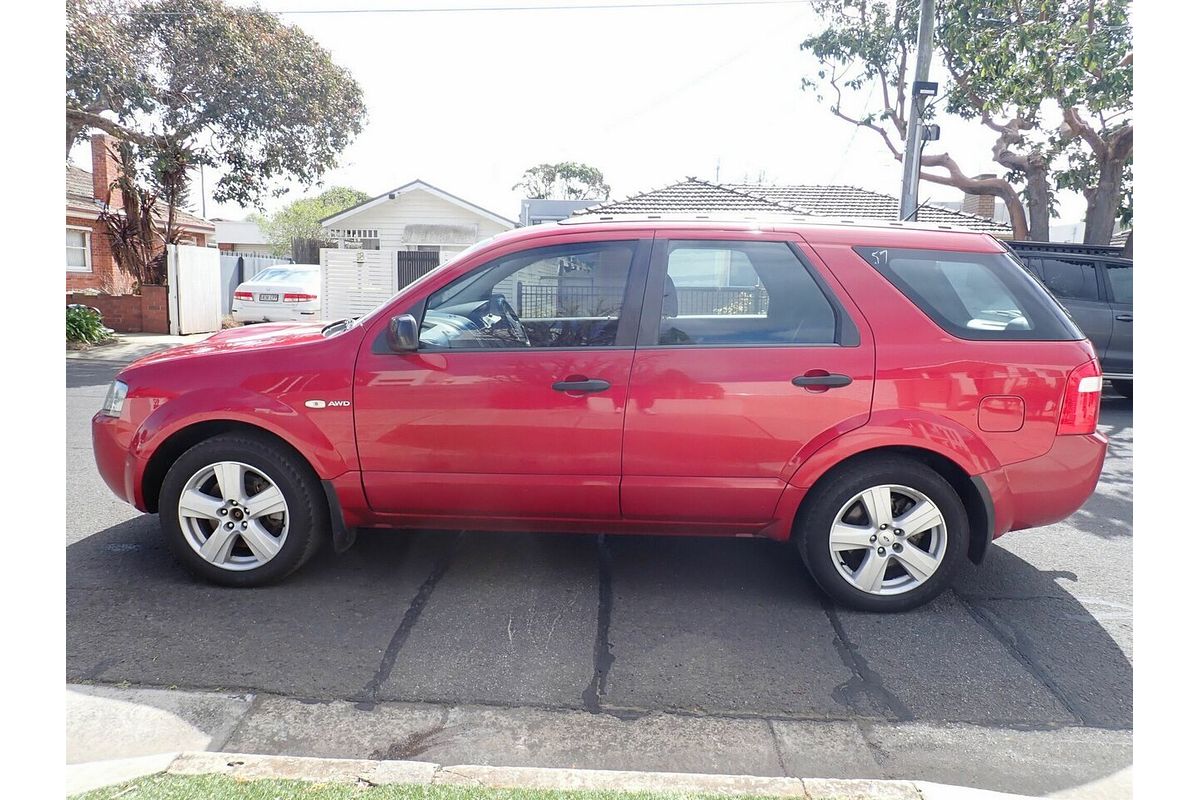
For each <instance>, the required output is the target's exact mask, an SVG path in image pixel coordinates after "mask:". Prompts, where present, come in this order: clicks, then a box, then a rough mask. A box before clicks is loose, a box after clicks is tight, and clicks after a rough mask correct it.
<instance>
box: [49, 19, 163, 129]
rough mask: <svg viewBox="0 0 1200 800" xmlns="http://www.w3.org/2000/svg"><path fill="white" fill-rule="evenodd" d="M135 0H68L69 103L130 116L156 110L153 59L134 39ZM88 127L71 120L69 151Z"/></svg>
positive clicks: (75, 107) (118, 116)
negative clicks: (151, 90)
mask: <svg viewBox="0 0 1200 800" xmlns="http://www.w3.org/2000/svg"><path fill="white" fill-rule="evenodd" d="M128 12H129V3H127V2H123V0H67V48H66V53H67V108H68V109H72V108H73V109H79V110H81V111H86V112H89V113H93V114H99V113H101V112H111V114H112V115H114V116H115V117H116V118H118V119H128V118H130V117H132V116H133V115H134V114H135V113H137V112H146V111H149V110H150V104H149V102H148V98H147V97H146V91H145V90H146V86H147V84H148V83H149V80H150V79H149V73H148V64H147V63H146V60H145V58H144V55H143V53H142V52H141V49H140V48H139V47H138V46H137V43H136V42H135V41H134V38H133V29H132V25H131V19H130V16H129V13H128ZM86 132H87V130H86V127H85V126H83V125H79V124H74V125H73V124H72V123H71V122H70V121H69V120H68V122H67V150H68V151H69V150H70V149H71V146H72V145H73V144H74V143H75V142H77V141H80V140H81V139H83V138H84V135H85V134H86Z"/></svg>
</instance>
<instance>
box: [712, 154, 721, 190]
mask: <svg viewBox="0 0 1200 800" xmlns="http://www.w3.org/2000/svg"><path fill="white" fill-rule="evenodd" d="M720 182H721V157H720V156H717V176H716V177H715V178H713V183H720Z"/></svg>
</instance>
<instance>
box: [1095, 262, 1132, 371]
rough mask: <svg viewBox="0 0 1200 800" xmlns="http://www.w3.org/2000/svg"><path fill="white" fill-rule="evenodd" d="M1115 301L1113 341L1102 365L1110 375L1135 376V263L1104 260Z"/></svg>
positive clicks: (1109, 294) (1103, 263)
mask: <svg viewBox="0 0 1200 800" xmlns="http://www.w3.org/2000/svg"><path fill="white" fill-rule="evenodd" d="M1101 265H1102V266H1103V269H1104V273H1105V276H1104V277H1105V280H1106V282H1107V284H1108V296H1109V297H1110V298H1112V320H1113V323H1112V338H1111V339H1110V340H1109V343H1108V349H1107V350H1106V351H1105V354H1104V358H1102V359H1101V360H1100V366H1101V367H1102V368H1103V369H1104V373H1105V374H1106V375H1110V376H1114V377H1116V376H1129V377H1132V376H1133V262H1132V261H1128V260H1125V259H1119V260H1118V259H1114V260H1112V261H1102V262H1101Z"/></svg>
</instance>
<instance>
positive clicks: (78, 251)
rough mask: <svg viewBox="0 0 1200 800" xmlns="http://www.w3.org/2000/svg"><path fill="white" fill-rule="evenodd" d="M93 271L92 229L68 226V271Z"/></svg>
mask: <svg viewBox="0 0 1200 800" xmlns="http://www.w3.org/2000/svg"><path fill="white" fill-rule="evenodd" d="M91 271H92V233H91V231H89V230H87V229H86V228H67V272H91Z"/></svg>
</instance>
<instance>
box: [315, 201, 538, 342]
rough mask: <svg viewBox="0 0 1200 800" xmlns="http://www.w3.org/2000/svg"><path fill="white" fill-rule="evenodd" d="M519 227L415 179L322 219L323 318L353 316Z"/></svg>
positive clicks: (497, 215) (484, 209)
mask: <svg viewBox="0 0 1200 800" xmlns="http://www.w3.org/2000/svg"><path fill="white" fill-rule="evenodd" d="M516 226H517V223H516V222H514V221H513V220H511V219H508V218H506V217H502V216H500V215H499V214H496V213H494V212H492V211H488V210H487V209H486V208H483V207H482V206H477V205H475V204H474V203H471V202H468V201H466V200H463V199H462V198H461V197H458V196H456V195H452V194H450V193H449V192H447V191H445V190H444V189H439V188H438V187H436V186H434V185H432V184H429V183H426V182H425V181H421V180H415V181H412V182H411V183H406V184H404V185H403V186H399V187H397V188H395V189H392V190H391V191H388V192H384V193H383V194H381V195H379V196H378V197H372V198H371V199H370V200H366V201H364V202H362V203H359V204H358V205H356V206H353V207H351V208H348V209H346V210H345V211H342V212H339V213H337V214H333V215H332V216H329V217H326V218H325V219H323V220H321V227H322V228H323V229H324V231H325V237H326V239H328V240H329V241H331V242H333V243H335V245H336V247H335V248H322V250H321V315H322V317H323V318H325V319H340V318H342V317H357V316H361V315H362V314H365V313H367V312H369V311H370V310H371V309H373V308H375V307H376V306H378V305H379V304H380V303H382V302H384V301H385V300H387V298H389V297H391V296H392V294H394V293H395V292H396V291H397V290H398V289H400V288H403V287H404V286H407V285H408V284H409V283H411V282H412V281H414V280H416V279H417V278H419V277H421V276H422V275H424V274H425V273H426V272H429V271H430V270H432V269H434V268H436V267H438V266H439V265H441V264H444V263H446V262H447V261H449V260H450V259H452V258H453V257H454V256H455V255H457V254H458V253H461V252H462V251H463V250H465V249H467V248H468V247H470V246H471V245H473V244H475V243H476V242H479V241H482V240H484V239H488V238H491V237H492V236H495V235H496V234H498V233H503V232H504V231H507V230H511V229H513V228H515V227H516Z"/></svg>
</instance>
